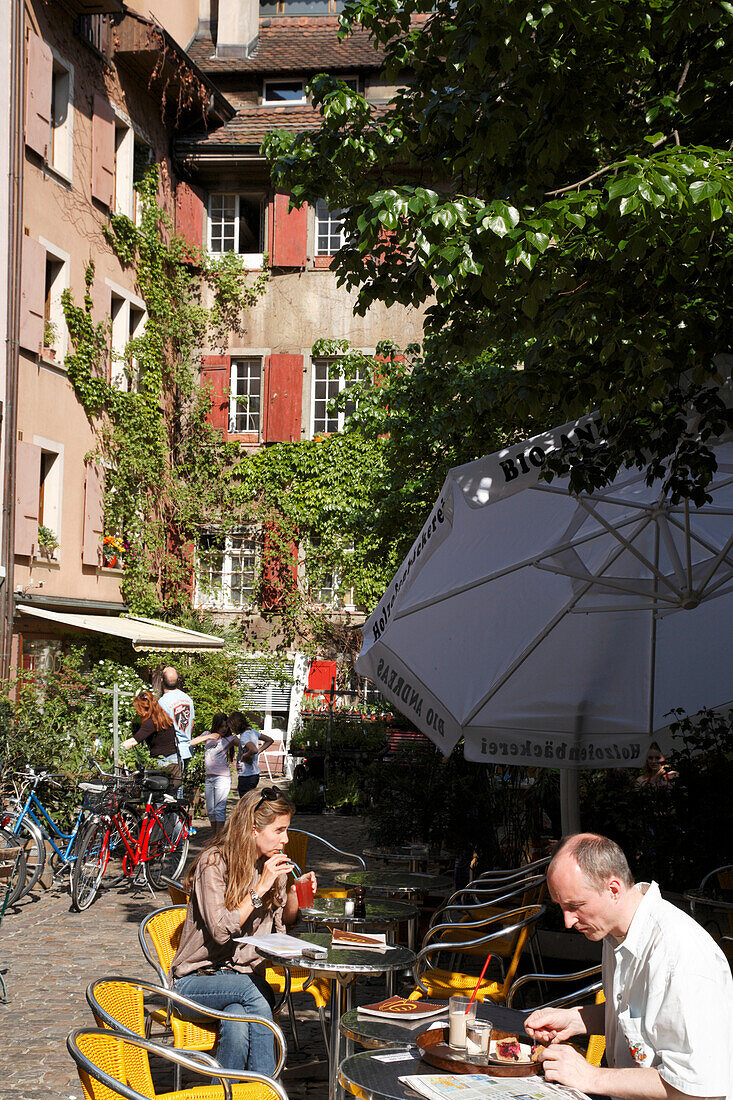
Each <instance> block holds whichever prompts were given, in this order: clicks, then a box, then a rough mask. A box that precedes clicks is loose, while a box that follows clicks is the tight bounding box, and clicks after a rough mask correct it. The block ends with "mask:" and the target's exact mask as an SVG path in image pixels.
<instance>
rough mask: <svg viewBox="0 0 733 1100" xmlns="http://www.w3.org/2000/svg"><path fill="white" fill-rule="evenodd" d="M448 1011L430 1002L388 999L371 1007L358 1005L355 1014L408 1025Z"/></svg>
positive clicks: (442, 1006) (445, 1007) (446, 1008)
mask: <svg viewBox="0 0 733 1100" xmlns="http://www.w3.org/2000/svg"><path fill="white" fill-rule="evenodd" d="M447 1011H448V1005H447V1004H446V1003H445V1002H443V1004H442V1005H441V1004H433V1003H432V1002H431V1001H408V1000H407V999H406V998H405V997H388V998H387V999H386V1001H377V1002H376V1003H375V1004H371V1005H358V1006H357V1012H360V1013H363V1014H364V1015H365V1016H377V1017H379V1019H381V1020H396V1021H399V1022H400V1023H401V1024H402V1023H405V1024H409V1023H411V1022H412V1021H413V1020H425V1019H427V1018H428V1017H429V1016H437V1015H439V1014H441V1013H446V1012H447Z"/></svg>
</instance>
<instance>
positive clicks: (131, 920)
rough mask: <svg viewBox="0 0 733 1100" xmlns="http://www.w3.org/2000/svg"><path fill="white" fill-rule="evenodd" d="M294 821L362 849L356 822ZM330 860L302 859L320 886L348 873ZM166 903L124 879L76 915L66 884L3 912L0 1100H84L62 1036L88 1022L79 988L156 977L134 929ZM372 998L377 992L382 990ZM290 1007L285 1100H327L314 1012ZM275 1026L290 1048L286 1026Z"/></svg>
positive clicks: (302, 1003)
mask: <svg viewBox="0 0 733 1100" xmlns="http://www.w3.org/2000/svg"><path fill="white" fill-rule="evenodd" d="M296 820H297V824H298V825H300V827H301V828H303V829H307V830H309V831H312V832H315V833H317V834H319V835H321V836H324V837H325V838H326V839H328V840H331V841H332V843H334V844H336V845H337V846H338V847H340V848H344V849H345V850H347V851H355V852H359V851H361V849H362V847H363V845H364V825H363V822H362V821H361V819H359V818H351V817H342V816H338V815H334V816H330V815H324V816H318V817H308V816H306V815H302V816H299V817H298V818H297V819H296ZM196 824H197V826H198V828H199V832H198V834H197V836H196V837H195V838H194V839H193V840H192V849H193V854H195V852H196V851H198V850H200V848H201V847H202V846H203V844H205V843H206V841H207V839H208V835H209V830H208V826H207V825H206V823H205V822H204V821H197V822H196ZM295 824H296V822H294V825H295ZM326 853H328V849H325V848H323V847H322V846H318V845H315V844H314V845H312V847H311V851H310V852H309V859H308V866H309V868H312V869H314V870H315V871H316V873H317V874H318V875H319V881H320V882H321V884H322V885H324V886H325V885H328V884H329V882H332V881H333V875H334V873H335V872H336V871H338V870H340V869H343V868H345V867H348V866H350V865H349V863H348V861H343V862H338V857H336V859H335V860H334V859H329V858H326V857H325V854H326ZM329 854H330V855H333V853H329ZM351 866H353V864H351ZM167 902H168V896H167V894H165V895H164V894H160V893H159V894H158V895H157V897H156V898H153V896H152V894H151V893H150V892H149V890H147V889H143V888H136V887H133V886H132V885H131V884H130V883H129V882H125V883H123V884H122V885H121V886H119V887H115V888H110V887H107V888H105V889H103V891H102V893H101V894H100V896H99V898H98V899H97V900H96V902H95V903H94V905H92V907H91V908H90V909H88V910H87V912H85V913H75V912H72V911H71V907H70V898H69V892H68V882H67V881H61V882H59V884H58V885H52V886H51V887H50V888H48V889H45V890H40V889H39V888H38V887H37V888H36V890H35V891H34V892H33V894H32V895H31V896H30V897H26V898H24V899H23V900H22V901H21V902H20V903H19V904H18V905H17V906H15V907H14V908H13V909H10V910H8V912H7V913H6V915H5V918H4V920H3V923H2V927H1V928H0V973H2V974H3V976H4V978H5V982H6V985H7V989H8V1001H7V1003H5V1004H3V1003H0V1029H1V1035H2V1038H1V1039H0V1100H11V1098H12V1100H40V1098H43V1100H48V1098H51V1100H73V1098H75V1100H81V1098H82V1095H83V1094H82V1090H81V1085H80V1083H79V1079H78V1077H77V1074H76V1068H75V1066H74V1063H73V1062H72V1060H71V1058H70V1057H69V1054H68V1052H67V1050H66V1035H67V1034H68V1032H69V1031H70V1030H71V1029H72V1028H73V1027H80V1026H84V1025H88V1024H91V1023H92V1019H91V1014H90V1012H89V1008H88V1006H87V1004H86V1001H85V998H84V991H85V989H86V987H87V985H88V984H89V982H90V981H91V980H92V979H94V978H97V977H101V976H103V975H111V974H122V975H126V976H133V977H145V978H147V979H148V980H150V979H153V972H152V971H151V970H150V967H149V966H147V964H146V963H145V960H144V958H143V956H142V953H141V951H140V947H139V945H138V940H137V930H138V926H139V924H140V921H141V920H142V919H143V917H144V916H145V914H146V913H148V912H150V911H151V910H153V909H157V908H159V907H160V906H161V905H165V904H167ZM370 992H374V993H375V994H379V993H380V992H381V988H378V987H374V988H373V989H372V990H370ZM295 1004H296V1009H297V1013H298V1022H299V1026H298V1030H299V1037H300V1041H301V1048H302V1049H301V1051H300V1053H295V1052H293V1051H292V1049H291V1053H290V1054H289V1056H288V1068H287V1070H286V1073H285V1076H284V1082H283V1083H284V1084H285V1087H286V1089H287V1091H288V1094H289V1096H290V1097H291V1100H325V1097H326V1096H327V1084H326V1083H327V1065H326V1056H325V1049H324V1044H323V1040H322V1038H321V1033H320V1027H319V1025H318V1019H317V1014H316V1012H315V1010H312V1009H311V1008H310V1007H308V1006H310V1005H311V1004H312V1001H311V1000H310V998H309V997H307V996H306V997H296V999H295ZM281 1022H282V1023H283V1027H284V1030H285V1032H286V1034H287V1035H288V1040H289V1041H290V1029H289V1024H288V1023H287V1022H286V1021H285V1020H282V1021H281ZM164 1083H165V1082H164V1081H161V1084H164ZM167 1087H168V1088H171V1087H172V1085H170V1084H168V1085H167Z"/></svg>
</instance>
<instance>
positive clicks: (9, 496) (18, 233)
mask: <svg viewBox="0 0 733 1100" xmlns="http://www.w3.org/2000/svg"><path fill="white" fill-rule="evenodd" d="M11 2H12V6H13V8H12V15H11V42H10V150H9V160H10V164H9V172H8V192H7V194H8V301H7V316H6V324H7V328H6V332H7V336H6V342H5V351H6V387H5V398H6V415H5V417H4V422H5V423H4V428H5V469H4V471H3V509H2V562H3V564H4V565H5V570H6V575H5V582H4V584H3V586H2V611H1V614H2V649H1V650H0V674H1V675H2V676H3V677H4V678H5V677H7V676H8V675H9V673H10V662H11V656H12V645H13V618H14V615H15V600H14V596H13V586H14V567H13V566H14V559H15V468H16V462H15V456H16V449H17V448H16V437H17V434H18V428H17V424H18V356H19V352H20V342H19V338H20V278H21V254H22V244H23V102H24V95H23V93H24V85H25V49H24V44H23V4H22V0H11Z"/></svg>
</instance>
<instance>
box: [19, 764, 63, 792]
mask: <svg viewBox="0 0 733 1100" xmlns="http://www.w3.org/2000/svg"><path fill="white" fill-rule="evenodd" d="M18 776H19V778H20V779H29V780H30V781H31V782H32V783H33V786H34V787H37V786H38V784H39V783H50V784H51V786H52V787H60V786H62V784H61V783H58V782H57V777H60V778H62V779H63V778H64V777H63V776H62V775H61V774H60V772H45V771H44V772H37V771H36V770H35V768H33V767H32V766H29V767H28V768H26V770H25V771H22V772H18Z"/></svg>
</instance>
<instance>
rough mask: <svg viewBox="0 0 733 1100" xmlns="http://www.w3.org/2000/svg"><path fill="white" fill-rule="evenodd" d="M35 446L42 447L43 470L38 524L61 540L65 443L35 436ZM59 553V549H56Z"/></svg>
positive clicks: (40, 481)
mask: <svg viewBox="0 0 733 1100" xmlns="http://www.w3.org/2000/svg"><path fill="white" fill-rule="evenodd" d="M33 443H34V446H36V447H40V448H41V471H40V477H39V483H38V526H39V527H47V528H48V529H49V531H51V532H52V533H53V534H54V535H55V536H56V538H57V539H58V540H59V542H60V541H61V504H62V500H63V488H64V445H63V443H57V442H55V440H53V439H44V438H43V437H42V436H39V435H34V436H33ZM55 555H56V556H57V555H58V551H55Z"/></svg>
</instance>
